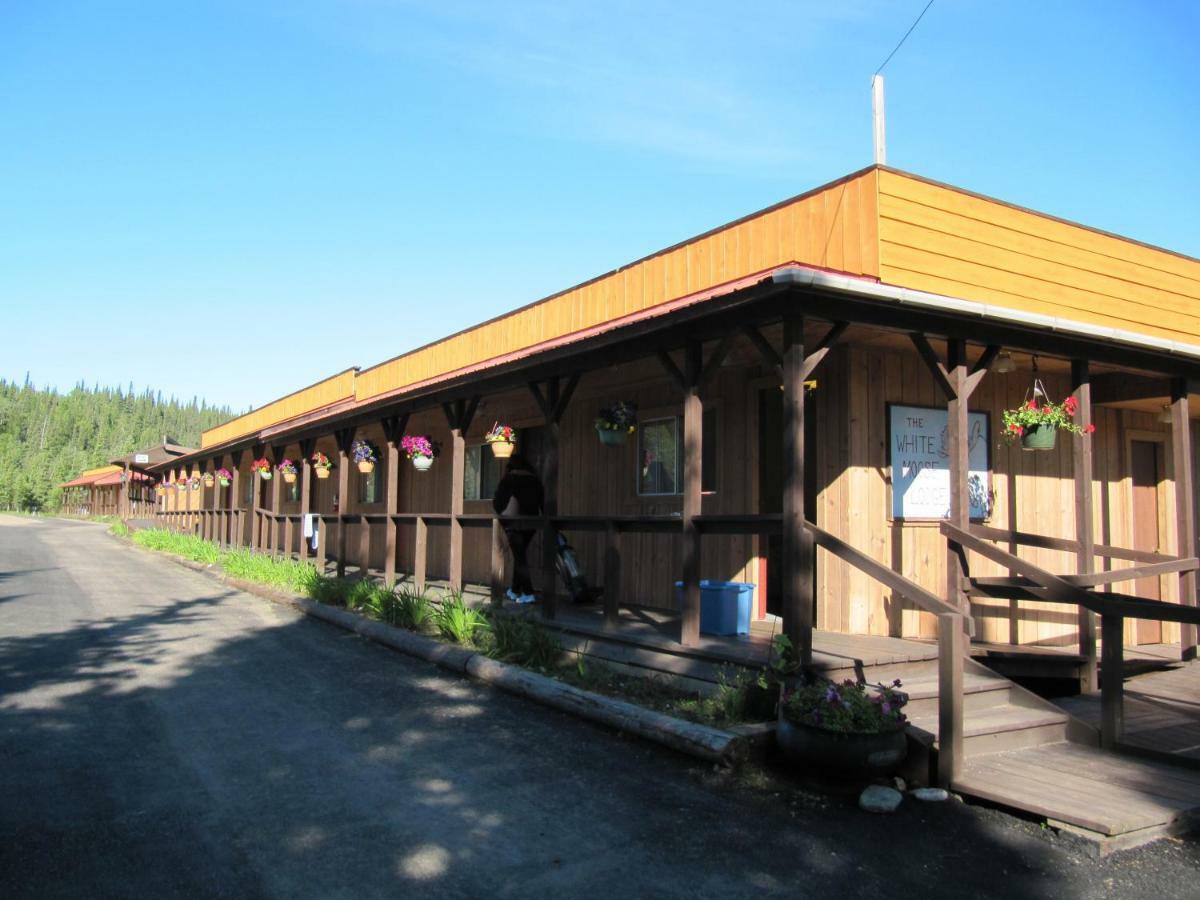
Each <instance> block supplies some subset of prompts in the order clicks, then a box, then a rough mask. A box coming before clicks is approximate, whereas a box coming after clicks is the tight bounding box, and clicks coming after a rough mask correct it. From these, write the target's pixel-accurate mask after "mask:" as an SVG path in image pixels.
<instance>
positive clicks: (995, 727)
mask: <svg viewBox="0 0 1200 900" xmlns="http://www.w3.org/2000/svg"><path fill="white" fill-rule="evenodd" d="M1068 721H1069V717H1068V716H1067V715H1066V714H1065V713H1061V712H1054V711H1050V710H1044V709H1029V708H1025V707H1021V706H1014V705H1012V704H1006V705H1004V706H994V707H988V708H986V709H983V710H979V711H969V712H967V714H966V717H965V720H964V722H963V753H964V754H965V755H966V756H967V757H968V758H969V757H972V756H978V755H980V754H984V753H996V752H999V751H1002V750H1015V749H1018V748H1022V747H1033V746H1038V745H1041V744H1048V743H1053V742H1055V741H1062V740H1065V739H1066V737H1067V722H1068ZM909 732H910V733H914V732H915V735H914V736H915V737H916V738H917V739H918V740H921V741H924V742H927V743H930V744H934V745H935V746H936V742H937V736H938V717H937V715H936V714H934V715H929V716H922V717H920V718H916V719H911V720H910V721H909Z"/></svg>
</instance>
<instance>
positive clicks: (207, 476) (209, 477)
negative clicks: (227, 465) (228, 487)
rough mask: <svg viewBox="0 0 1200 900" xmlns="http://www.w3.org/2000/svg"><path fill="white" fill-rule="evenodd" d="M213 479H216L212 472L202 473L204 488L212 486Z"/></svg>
mask: <svg viewBox="0 0 1200 900" xmlns="http://www.w3.org/2000/svg"><path fill="white" fill-rule="evenodd" d="M215 480H216V479H215V478H214V477H213V473H212V472H205V473H204V486H205V487H206V488H210V487H212V486H213V482H214V481H215Z"/></svg>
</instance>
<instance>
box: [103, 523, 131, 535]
mask: <svg viewBox="0 0 1200 900" xmlns="http://www.w3.org/2000/svg"><path fill="white" fill-rule="evenodd" d="M108 533H109V534H115V535H116V536H117V537H129V534H130V532H129V526H128V525H126V524H125V523H124V522H119V521H118V522H113V523H112V524H111V525H109V526H108Z"/></svg>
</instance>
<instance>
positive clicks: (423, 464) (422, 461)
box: [412, 456, 433, 472]
mask: <svg viewBox="0 0 1200 900" xmlns="http://www.w3.org/2000/svg"><path fill="white" fill-rule="evenodd" d="M412 464H413V468H414V469H416V470H417V471H418V472H428V471H429V470H430V469H432V468H433V457H432V456H414V457H413V460H412Z"/></svg>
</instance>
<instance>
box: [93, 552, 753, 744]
mask: <svg viewBox="0 0 1200 900" xmlns="http://www.w3.org/2000/svg"><path fill="white" fill-rule="evenodd" d="M111 536H112V537H113V538H114V539H115V540H118V541H121V542H122V543H127V544H129V545H130V546H132V547H135V548H136V549H138V550H141V551H143V552H145V553H149V554H151V555H153V556H157V557H159V558H162V559H166V560H169V561H171V562H174V563H176V564H177V565H180V566H183V567H184V568H186V569H191V570H192V571H193V572H198V573H200V574H201V575H206V576H207V577H209V578H212V579H214V580H216V581H219V582H221V583H223V584H227V585H229V586H230V587H233V588H236V589H237V590H240V591H244V592H245V593H248V594H253V595H254V596H256V597H261V598H262V599H264V600H269V601H271V602H273V603H282V604H283V605H285V606H290V607H292V608H293V609H296V610H298V611H299V612H302V613H304V614H305V615H307V616H311V617H312V618H315V619H320V620H321V621H324V622H328V623H329V624H331V625H336V626H337V627H339V628H343V629H345V630H347V631H352V632H354V633H355V634H358V635H360V636H362V637H364V638H367V639H368V640H372V641H375V642H376V643H379V644H383V645H384V646H386V647H389V648H391V649H393V650H398V651H399V652H401V653H404V654H407V655H408V656H414V657H416V658H418V659H423V660H426V661H427V662H431V663H433V664H435V665H437V666H439V667H440V668H442V669H446V670H447V671H450V672H454V673H456V674H459V675H466V676H468V677H470V678H474V679H476V680H478V681H482V682H484V683H486V684H489V685H491V686H493V687H496V688H499V689H500V690H502V691H504V692H505V693H509V694H513V695H515V696H518V697H524V698H526V699H528V700H533V701H534V702H536V703H540V704H542V705H543V706H549V707H551V708H553V709H557V710H560V711H562V712H566V713H570V714H571V715H574V716H577V717H578V718H582V719H587V720H589V721H592V722H597V723H599V724H601V725H605V726H607V727H609V728H613V729H616V730H617V731H619V732H622V733H629V734H633V735H636V736H637V737H640V738H643V739H645V740H648V741H653V742H654V743H656V744H661V745H663V746H665V747H670V748H671V749H673V750H677V751H679V752H681V753H686V754H687V755H689V756H693V757H696V758H697V759H701V760H704V761H705V762H710V763H717V764H719V765H724V766H734V765H737V764H738V763H740V762H742V761H743V760H745V759H746V758H747V757H748V756H749V755H750V750H751V745H752V744H754V743H756V740H755V738H756V737H759V736H758V735H756V734H753V733H751V732H752V731H753V729H749V730H748V729H746V728H739V729H738V730H737V731H725V730H723V729H720V728H714V727H712V726H710V725H701V724H699V723H696V722H688V721H687V720H685V719H677V718H675V717H674V716H668V715H666V714H664V713H660V712H655V711H654V710H651V709H646V708H645V707H642V706H638V705H637V704H634V703H628V702H626V701H624V700H617V699H615V698H613V697H607V696H605V695H603V694H597V693H594V692H592V691H585V690H583V689H581V688H577V687H574V686H573V685H570V684H566V683H565V682H562V681H558V680H557V679H554V678H550V677H548V676H546V675H539V674H538V673H537V672H531V671H530V670H528V669H525V668H522V667H521V666H517V665H513V664H511V663H505V662H500V661H499V660H495V659H492V658H491V657H488V656H485V655H483V654H482V653H477V652H475V651H474V650H468V649H466V648H464V647H457V646H455V645H453V644H447V643H445V642H443V641H439V640H437V639H436V638H432V637H426V636H425V635H420V634H415V633H414V632H411V631H406V630H405V629H403V628H397V627H394V626H392V625H386V624H384V623H383V622H377V621H375V620H374V619H368V618H366V617H365V616H360V615H358V614H356V613H353V612H350V611H349V610H347V609H343V608H341V607H337V606H329V605H328V604H324V603H317V602H316V601H315V600H310V599H308V598H307V597H299V596H296V595H293V594H288V593H284V592H282V591H275V590H272V589H271V588H268V587H265V586H264V585H261V584H257V583H256V582H250V581H244V580H242V579H240V578H231V577H230V576H228V575H226V574H224V573H223V572H221V571H220V570H218V569H216V568H214V567H213V566H212V565H206V564H204V563H198V562H194V561H192V560H190V559H184V558H183V557H181V556H176V555H175V554H173V553H164V552H162V551H160V550H147V549H145V548H143V547H139V546H138V545H137V544H134V543H133V541H131V540H129V539H128V538H120V537H117V536H116V535H111Z"/></svg>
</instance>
